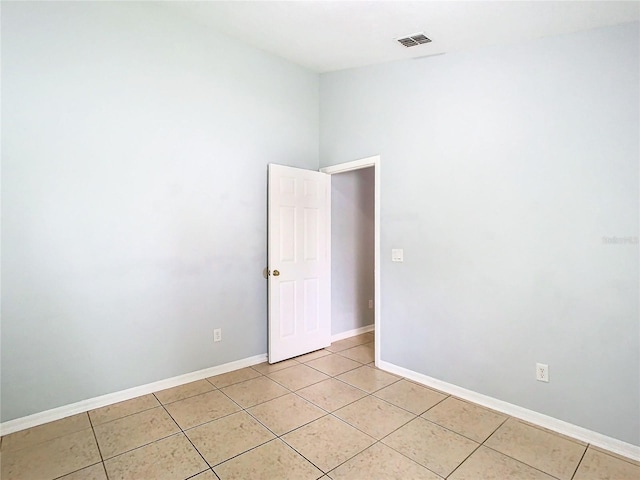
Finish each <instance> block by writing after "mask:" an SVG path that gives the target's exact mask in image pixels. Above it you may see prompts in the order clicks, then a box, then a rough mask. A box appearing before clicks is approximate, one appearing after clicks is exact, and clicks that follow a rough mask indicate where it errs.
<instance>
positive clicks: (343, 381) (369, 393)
mask: <svg viewBox="0 0 640 480" xmlns="http://www.w3.org/2000/svg"><path fill="white" fill-rule="evenodd" d="M361 367H366V365H361V366H360V367H357V368H361ZM369 368H371V367H369ZM354 370H356V369H355V368H354ZM349 371H353V370H349ZM344 373H349V372H344ZM344 373H340V374H339V375H344ZM333 378H335V379H336V380H339V381H341V382H342V383H346V384H347V385H349V386H350V387H353V388H357V389H358V390H360V391H362V392H364V393H366V394H367V395H373V394H374V393H376V392H379V391H380V390H383V389H385V388H387V387H390V386H391V385H394V384H396V383H398V382H399V381H400V380H402V378H399V379H398V380H395V381H393V382H392V383H390V384H388V385H385V386H384V387H380V388H378V389H376V390H374V391H373V392H368V391H366V390H364V389H362V388H360V387H358V386H357V385H353V384H351V383H349V382H347V381H346V380H343V379H342V378H338V376H335V377H333Z"/></svg>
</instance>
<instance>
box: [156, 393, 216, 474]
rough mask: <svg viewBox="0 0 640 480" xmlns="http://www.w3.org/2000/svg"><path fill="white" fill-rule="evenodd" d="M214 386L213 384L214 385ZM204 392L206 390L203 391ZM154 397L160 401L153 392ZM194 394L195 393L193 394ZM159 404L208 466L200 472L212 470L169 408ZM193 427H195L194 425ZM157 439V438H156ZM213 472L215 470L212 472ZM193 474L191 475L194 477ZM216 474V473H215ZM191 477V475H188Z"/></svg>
mask: <svg viewBox="0 0 640 480" xmlns="http://www.w3.org/2000/svg"><path fill="white" fill-rule="evenodd" d="M214 387H215V386H214ZM205 393H206V392H205ZM153 396H154V397H156V400H158V401H159V402H160V399H159V398H158V397H157V396H156V395H155V393H154V394H153ZM194 396H195V395H194ZM187 398H192V397H187ZM160 404H161V405H162V408H164V411H165V412H167V415H169V418H171V420H173V423H175V424H176V425H177V426H178V428H179V429H180V433H181V434H182V436H183V437H184V438H186V439H187V442H189V444H190V445H191V446H192V447H193V449H194V450H195V451H196V452H197V453H198V455H200V458H202V461H203V462H204V463H205V465H206V466H207V467H208V468H207V469H205V470H202V472H206V471H207V470H212V468H211V465H209V462H207V459H206V458H204V456H203V455H202V453H200V450H198V449H197V448H196V446H195V445H194V444H193V442H192V441H191V439H190V438H189V436H188V435H187V434H186V432H185V431H184V430H183V428H182V427H181V426H180V424H179V423H178V422H177V421H176V419H175V418H173V415H171V413H170V412H169V410H167V408H166V407H165V405H164V404H163V403H162V402H160ZM194 428H195V427H194ZM164 438H169V437H164ZM156 441H158V440H156ZM202 472H198V473H196V474H195V475H200V474H201V473H202ZM214 474H215V472H214ZM195 475H193V477H195ZM216 476H217V475H216ZM189 478H191V477H189Z"/></svg>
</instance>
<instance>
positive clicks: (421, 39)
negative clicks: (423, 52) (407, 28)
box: [398, 32, 431, 47]
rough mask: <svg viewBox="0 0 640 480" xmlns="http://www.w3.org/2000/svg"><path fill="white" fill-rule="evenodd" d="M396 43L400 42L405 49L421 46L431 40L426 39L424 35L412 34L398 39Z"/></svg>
mask: <svg viewBox="0 0 640 480" xmlns="http://www.w3.org/2000/svg"><path fill="white" fill-rule="evenodd" d="M398 42H400V43H401V44H402V45H404V46H405V47H415V46H416V45H421V44H423V43H429V42H431V40H430V39H429V38H427V37H426V35H425V34H424V33H422V32H421V33H414V34H412V35H407V36H406V37H402V38H398Z"/></svg>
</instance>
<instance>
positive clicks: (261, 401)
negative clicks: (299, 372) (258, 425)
mask: <svg viewBox="0 0 640 480" xmlns="http://www.w3.org/2000/svg"><path fill="white" fill-rule="evenodd" d="M283 388H284V387H283ZM290 393H294V392H292V391H290V390H288V391H286V392H285V393H283V394H279V395H277V396H275V397H273V398H269V399H268V400H260V401H259V402H258V403H254V404H251V405H247V406H246V407H244V406H242V405H240V404H239V403H238V402H234V403H236V405H238V406H239V407H240V408H242V409H243V410H248V409H249V408H253V407H257V406H258V405H262V404H263V403H267V402H270V401H271V400H275V399H276V398H280V397H284V396H285V395H289V394H290ZM229 398H231V397H229ZM231 400H233V399H231Z"/></svg>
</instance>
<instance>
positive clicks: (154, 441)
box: [103, 427, 187, 464]
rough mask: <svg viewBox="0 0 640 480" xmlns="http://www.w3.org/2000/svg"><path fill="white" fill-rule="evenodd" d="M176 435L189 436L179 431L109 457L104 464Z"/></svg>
mask: <svg viewBox="0 0 640 480" xmlns="http://www.w3.org/2000/svg"><path fill="white" fill-rule="evenodd" d="M178 428H180V427H178ZM175 435H184V436H185V437H186V436H187V435H186V433H184V432H183V431H182V430H179V431H177V432H173V433H170V434H169V435H165V436H163V437H160V438H156V439H155V440H151V441H150V442H146V443H143V444H142V445H137V446H135V447H133V448H130V449H129V450H125V451H123V452H118V453H117V454H115V455H113V456H111V457H107V458H105V459H104V460H103V463H105V464H106V463H107V462H109V461H111V460H113V459H114V458H116V457H119V456H121V455H124V454H125V453H131V452H133V451H134V450H139V449H141V448H143V447H148V446H149V445H151V444H153V443H157V442H159V441H160V440H166V439H167V438H170V437H173V436H175Z"/></svg>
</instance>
